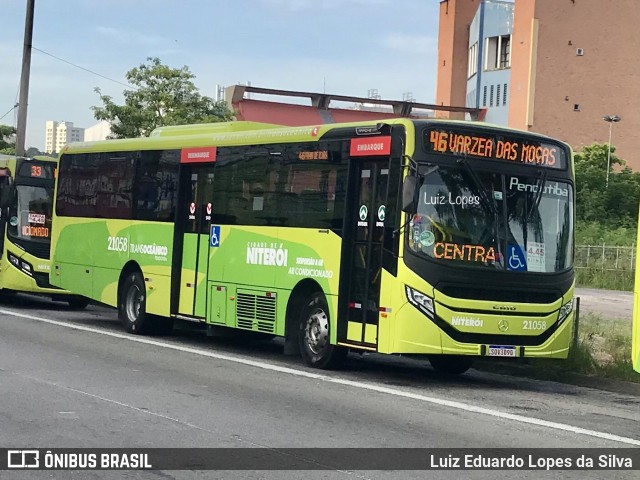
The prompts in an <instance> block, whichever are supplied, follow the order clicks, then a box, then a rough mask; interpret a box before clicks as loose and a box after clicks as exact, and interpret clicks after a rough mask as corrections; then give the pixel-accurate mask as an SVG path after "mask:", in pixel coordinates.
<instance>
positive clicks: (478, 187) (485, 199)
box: [458, 158, 498, 216]
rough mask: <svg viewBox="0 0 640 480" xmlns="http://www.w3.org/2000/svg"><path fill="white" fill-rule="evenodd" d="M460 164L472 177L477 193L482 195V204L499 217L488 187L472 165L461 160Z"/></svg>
mask: <svg viewBox="0 0 640 480" xmlns="http://www.w3.org/2000/svg"><path fill="white" fill-rule="evenodd" d="M458 163H459V164H461V165H462V166H463V167H464V168H465V170H466V171H467V173H468V174H469V176H470V177H471V180H473V184H474V185H475V187H476V190H477V192H478V193H479V195H480V201H481V202H482V203H484V205H485V207H486V209H487V210H488V211H489V212H490V213H493V214H494V215H496V216H497V215H498V209H497V208H496V206H495V204H494V203H493V202H492V201H491V198H490V197H489V194H488V193H487V189H486V187H485V186H484V185H483V184H482V181H481V180H480V179H479V178H478V174H477V173H476V171H475V170H474V169H473V167H471V165H469V162H467V161H466V160H465V159H462V158H461V159H459V160H458Z"/></svg>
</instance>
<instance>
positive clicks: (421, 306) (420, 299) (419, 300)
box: [405, 285, 433, 318]
mask: <svg viewBox="0 0 640 480" xmlns="http://www.w3.org/2000/svg"><path fill="white" fill-rule="evenodd" d="M405 287H406V290H407V299H408V300H409V303H410V304H411V305H413V306H414V307H416V308H417V309H418V310H420V311H421V312H422V313H424V314H425V315H427V316H428V317H429V318H433V298H431V297H429V296H428V295H425V294H424V293H422V292H419V291H418V290H414V289H413V288H411V287H409V286H408V285H405Z"/></svg>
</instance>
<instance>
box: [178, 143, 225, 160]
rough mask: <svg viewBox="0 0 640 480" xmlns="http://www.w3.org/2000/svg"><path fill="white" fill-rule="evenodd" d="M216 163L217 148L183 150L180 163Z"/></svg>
mask: <svg viewBox="0 0 640 480" xmlns="http://www.w3.org/2000/svg"><path fill="white" fill-rule="evenodd" d="M215 161H216V147H196V148H183V149H182V151H181V152H180V163H207V162H215Z"/></svg>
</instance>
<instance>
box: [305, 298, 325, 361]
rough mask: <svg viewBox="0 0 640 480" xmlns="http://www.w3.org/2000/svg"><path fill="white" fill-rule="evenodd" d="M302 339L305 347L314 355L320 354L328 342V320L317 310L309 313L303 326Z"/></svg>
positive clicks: (323, 313)
mask: <svg viewBox="0 0 640 480" xmlns="http://www.w3.org/2000/svg"><path fill="white" fill-rule="evenodd" d="M304 339H305V343H306V344H307V347H308V348H309V350H310V351H311V352H313V353H314V354H315V355H319V354H320V353H322V351H323V350H324V348H325V347H326V346H327V343H328V341H329V318H328V317H327V314H326V313H325V311H324V310H322V309H321V308H318V309H316V310H314V311H313V312H311V314H310V315H309V318H308V319H307V323H306V324H305V331H304Z"/></svg>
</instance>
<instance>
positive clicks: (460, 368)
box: [429, 355, 473, 375]
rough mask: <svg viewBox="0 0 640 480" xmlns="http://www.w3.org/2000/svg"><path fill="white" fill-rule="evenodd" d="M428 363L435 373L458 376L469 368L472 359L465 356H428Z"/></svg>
mask: <svg viewBox="0 0 640 480" xmlns="http://www.w3.org/2000/svg"><path fill="white" fill-rule="evenodd" d="M429 363H431V366H432V367H433V369H434V370H435V371H436V372H439V373H446V374H448V375H460V374H463V373H464V372H466V371H467V370H469V369H470V368H471V365H472V364H473V359H472V357H470V356H467V355H429Z"/></svg>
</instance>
